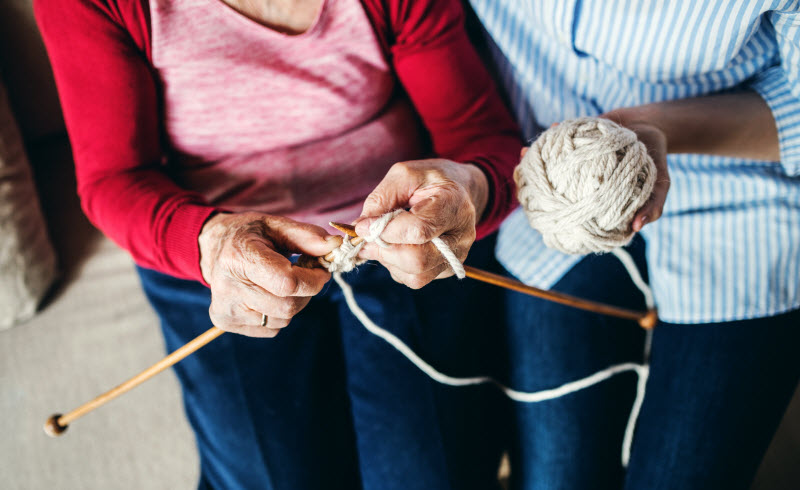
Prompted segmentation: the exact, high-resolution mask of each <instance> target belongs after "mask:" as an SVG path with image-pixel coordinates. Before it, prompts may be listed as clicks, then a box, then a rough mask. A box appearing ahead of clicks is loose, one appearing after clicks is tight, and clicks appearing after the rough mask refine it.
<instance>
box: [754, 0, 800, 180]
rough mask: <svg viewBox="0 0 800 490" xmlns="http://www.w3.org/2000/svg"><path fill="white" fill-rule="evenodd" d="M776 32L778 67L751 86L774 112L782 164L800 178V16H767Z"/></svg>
mask: <svg viewBox="0 0 800 490" xmlns="http://www.w3.org/2000/svg"><path fill="white" fill-rule="evenodd" d="M766 19H768V20H769V21H770V23H771V24H772V27H773V29H774V30H775V38H776V41H777V44H778V50H779V53H780V56H779V57H778V64H776V65H775V66H772V67H770V68H768V69H767V70H764V71H763V72H761V73H759V74H758V75H756V76H755V77H754V78H753V80H752V82H751V84H750V87H751V88H752V89H753V90H755V91H756V92H758V93H759V94H760V95H761V97H763V99H764V100H765V101H766V103H767V104H768V105H769V107H770V109H771V110H772V114H773V117H774V118H775V125H776V127H777V129H778V139H779V143H780V152H781V164H782V165H783V168H784V170H785V171H786V173H787V174H788V175H789V176H792V177H796V176H800V14H798V13H795V12H791V13H789V12H786V11H773V12H770V13H769V14H767V15H766Z"/></svg>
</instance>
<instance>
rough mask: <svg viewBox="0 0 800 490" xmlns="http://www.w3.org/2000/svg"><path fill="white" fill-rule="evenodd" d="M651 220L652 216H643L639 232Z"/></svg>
mask: <svg viewBox="0 0 800 490" xmlns="http://www.w3.org/2000/svg"><path fill="white" fill-rule="evenodd" d="M649 220H650V216H647V215H644V216H642V220H641V221H640V222H639V230H641V229H642V228H644V225H646V224H647V222H648V221H649ZM637 231H638V230H637Z"/></svg>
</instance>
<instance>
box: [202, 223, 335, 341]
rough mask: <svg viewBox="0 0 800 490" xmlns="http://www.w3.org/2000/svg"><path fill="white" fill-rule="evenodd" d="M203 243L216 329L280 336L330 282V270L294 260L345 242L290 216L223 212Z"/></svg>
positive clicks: (204, 233)
mask: <svg viewBox="0 0 800 490" xmlns="http://www.w3.org/2000/svg"><path fill="white" fill-rule="evenodd" d="M198 242H199V244H200V268H201V271H202V273H203V278H204V279H205V281H206V282H207V283H208V284H209V285H210V287H211V307H210V308H209V314H210V316H211V321H212V322H213V323H214V325H216V326H217V327H219V328H221V329H223V330H226V331H228V332H235V333H239V334H242V335H247V336H250V337H274V336H275V335H277V334H278V332H279V331H280V329H282V328H283V327H285V326H286V325H288V324H289V321H290V320H291V318H292V317H293V316H294V315H296V314H297V313H298V312H299V311H300V310H302V309H303V308H304V307H305V306H306V304H308V302H309V301H310V300H311V297H312V296H314V295H315V294H317V293H319V291H320V290H321V289H322V287H323V286H324V285H325V283H326V282H327V281H328V279H330V273H329V272H328V271H326V270H324V269H305V268H302V267H298V266H295V265H292V263H291V262H290V261H289V259H288V257H289V256H290V255H291V254H293V253H306V254H309V255H313V256H319V255H325V254H327V253H328V252H330V251H331V250H333V249H334V248H336V247H338V246H339V245H340V244H341V238H340V237H334V236H330V235H328V233H326V232H325V230H323V229H322V228H320V227H318V226H313V225H308V224H303V223H298V222H295V221H292V220H290V219H287V218H282V217H277V216H270V215H266V214H261V213H237V214H227V213H221V214H217V215H215V216H213V217H212V218H211V219H209V220H208V221H207V222H206V224H205V225H204V226H203V229H202V231H201V233H200V236H199V238H198ZM262 314H263V315H266V316H267V323H266V325H265V326H261V320H262V316H261V315H262Z"/></svg>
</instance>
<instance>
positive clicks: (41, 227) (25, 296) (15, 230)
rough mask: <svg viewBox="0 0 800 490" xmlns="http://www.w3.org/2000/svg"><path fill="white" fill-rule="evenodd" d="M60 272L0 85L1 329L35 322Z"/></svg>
mask: <svg viewBox="0 0 800 490" xmlns="http://www.w3.org/2000/svg"><path fill="white" fill-rule="evenodd" d="M55 273H56V259H55V253H54V251H53V247H52V245H51V244H50V240H49V238H48V236H47V227H46V226H45V222H44V219H43V218H42V212H41V209H40V206H39V199H38V196H37V193H36V187H35V185H34V182H33V175H32V172H31V169H30V165H29V164H28V159H27V157H26V155H25V149H24V147H23V145H22V140H21V138H20V134H19V130H18V128H17V124H16V122H15V121H14V118H13V117H12V114H11V109H10V107H9V102H8V97H7V96H6V92H5V88H4V86H3V85H2V84H0V328H8V327H11V326H12V325H14V324H16V323H19V322H21V321H24V320H27V319H29V318H31V317H32V316H33V315H34V313H35V312H36V308H37V306H38V304H39V301H40V300H41V299H42V297H43V296H44V294H45V293H46V292H47V290H48V288H49V287H50V285H51V284H52V282H53V280H54V278H55Z"/></svg>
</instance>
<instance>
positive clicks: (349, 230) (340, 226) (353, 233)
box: [328, 221, 358, 237]
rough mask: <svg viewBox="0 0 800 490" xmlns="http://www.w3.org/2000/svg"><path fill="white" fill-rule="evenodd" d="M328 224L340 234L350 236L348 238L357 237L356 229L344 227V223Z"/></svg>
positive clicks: (348, 226) (350, 226)
mask: <svg viewBox="0 0 800 490" xmlns="http://www.w3.org/2000/svg"><path fill="white" fill-rule="evenodd" d="M328 224H329V225H331V226H332V227H334V228H336V229H337V230H339V231H341V232H342V233H344V234H345V235H347V236H350V237H357V236H358V234H357V233H356V227H355V226H353V225H346V224H344V223H337V222H335V221H329V222H328Z"/></svg>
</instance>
